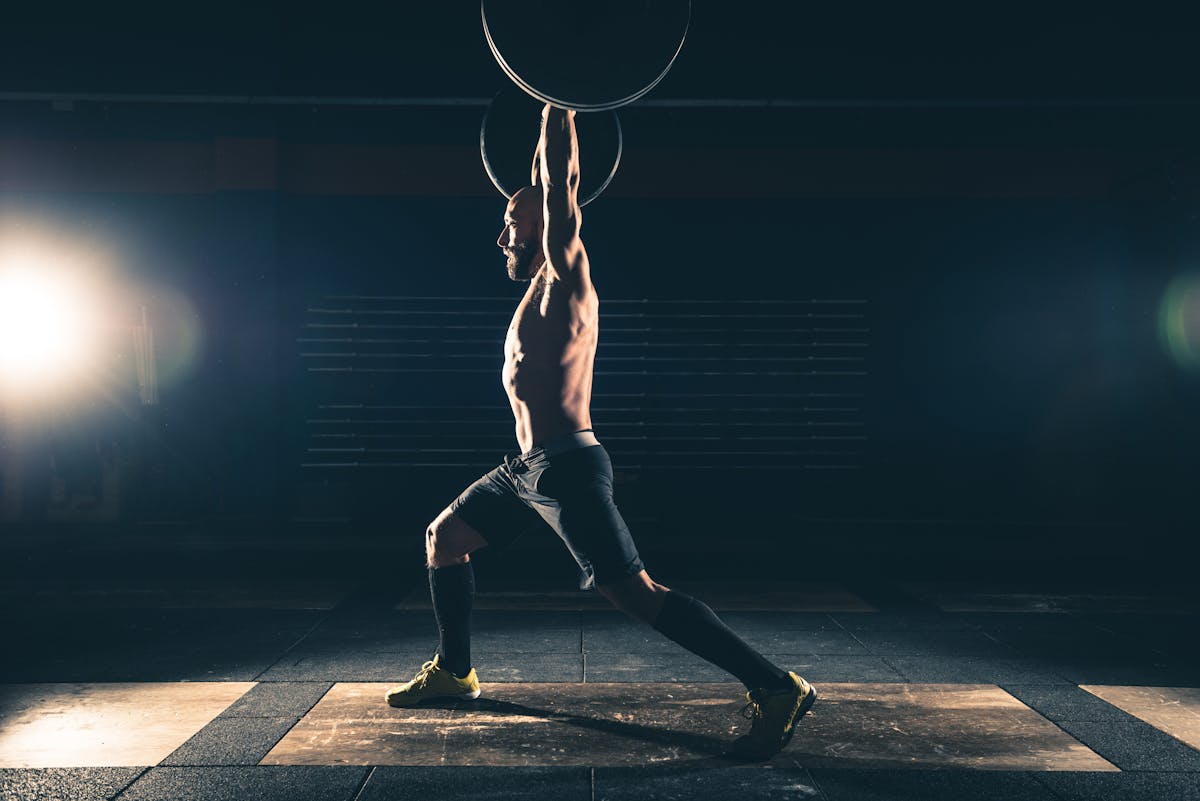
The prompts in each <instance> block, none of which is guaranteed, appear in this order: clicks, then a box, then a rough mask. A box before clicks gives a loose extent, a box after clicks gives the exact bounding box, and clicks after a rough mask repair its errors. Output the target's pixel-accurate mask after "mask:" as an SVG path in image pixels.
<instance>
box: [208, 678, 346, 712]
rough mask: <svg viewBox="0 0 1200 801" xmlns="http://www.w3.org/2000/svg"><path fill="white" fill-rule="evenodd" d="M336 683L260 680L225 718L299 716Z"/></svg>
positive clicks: (237, 701) (232, 707)
mask: <svg viewBox="0 0 1200 801" xmlns="http://www.w3.org/2000/svg"><path fill="white" fill-rule="evenodd" d="M332 686H333V683H332V682H328V681H316V682H302V681H291V682H260V683H259V684H256V685H255V686H254V688H253V689H252V690H250V692H248V693H246V694H245V695H243V696H242V697H241V698H239V699H238V700H236V701H234V702H233V705H232V706H230V707H229V708H228V709H226V710H225V711H224V712H222V713H221V715H220V717H223V718H286V717H294V718H299V717H302V716H303V715H304V714H306V713H307V712H308V710H310V709H312V708H313V706H314V705H315V704H316V703H317V701H320V700H321V696H323V695H324V694H325V693H326V692H327V691H328V690H329V688H330V687H332Z"/></svg>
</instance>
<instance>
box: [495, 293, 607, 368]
mask: <svg viewBox="0 0 1200 801" xmlns="http://www.w3.org/2000/svg"><path fill="white" fill-rule="evenodd" d="M598 308H599V302H598V299H597V297H596V293H595V290H594V289H591V288H590V287H589V288H588V290H587V291H586V292H583V293H579V292H575V291H573V290H571V289H570V288H569V287H565V286H562V285H561V284H559V283H554V284H549V285H545V284H539V285H536V286H531V287H530V288H529V291H528V292H526V293H525V296H524V297H523V298H522V299H521V302H520V303H519V304H518V305H517V309H516V311H515V312H514V313H513V317H512V321H511V322H510V323H509V326H508V335H507V337H506V338H505V342H504V354H505V359H506V361H524V362H531V363H537V364H545V365H547V366H548V365H550V364H561V363H562V360H563V358H564V357H565V356H566V355H567V354H569V353H571V352H573V351H576V350H578V348H579V347H580V346H581V345H587V344H588V343H589V342H590V343H591V344H592V347H593V348H594V342H595V332H596V319H597V311H598Z"/></svg>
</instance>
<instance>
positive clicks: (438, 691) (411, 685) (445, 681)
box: [385, 655, 479, 706]
mask: <svg viewBox="0 0 1200 801" xmlns="http://www.w3.org/2000/svg"><path fill="white" fill-rule="evenodd" d="M438 656H440V655H435V656H434V657H433V659H432V660H430V661H429V662H426V663H425V664H423V665H421V670H420V672H418V673H417V675H416V676H415V677H414V678H413V680H412V681H409V682H405V683H404V684H401V685H399V686H397V687H393V688H392V689H390V690H388V691H387V696H385V697H386V699H387V702H388V706H416V705H417V704H419V703H421V702H422V701H428V700H429V699H431V698H461V699H470V698H478V697H479V677H478V676H476V675H475V668H471V672H470V673H468V674H467V675H466V677H465V678H461V679H460V678H458V677H457V676H455V675H454V674H453V673H451V672H450V671H448V670H446V669H445V668H443V667H441V666H439V665H438Z"/></svg>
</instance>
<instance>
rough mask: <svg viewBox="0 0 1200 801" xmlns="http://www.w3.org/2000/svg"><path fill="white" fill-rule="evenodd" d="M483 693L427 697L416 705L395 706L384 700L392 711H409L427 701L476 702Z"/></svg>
mask: <svg viewBox="0 0 1200 801" xmlns="http://www.w3.org/2000/svg"><path fill="white" fill-rule="evenodd" d="M481 693H482V691H481V690H474V691H472V692H469V693H453V694H451V693H446V694H444V695H427V696H425V697H424V698H422V699H421V700H420V701H417V702H416V703H415V704H393V703H392V702H391V701H390V700H388V699H386V698H385V699H384V700H385V701H387V705H388V706H390V707H391V708H392V709H409V708H411V707H414V706H420V705H421V704H423V703H425V702H426V701H474V700H475V699H476V698H478V697H479V696H480V694H481Z"/></svg>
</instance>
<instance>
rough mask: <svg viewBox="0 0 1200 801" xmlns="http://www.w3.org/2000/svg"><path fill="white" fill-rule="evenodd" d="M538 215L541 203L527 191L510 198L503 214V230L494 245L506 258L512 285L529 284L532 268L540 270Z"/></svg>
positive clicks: (540, 246)
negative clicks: (517, 282)
mask: <svg viewBox="0 0 1200 801" xmlns="http://www.w3.org/2000/svg"><path fill="white" fill-rule="evenodd" d="M541 212H542V208H541V203H540V202H538V199H537V198H535V197H534V196H533V193H532V192H530V191H528V190H527V189H522V190H521V191H519V192H517V193H516V194H515V195H513V197H512V200H510V201H509V202H508V208H507V209H505V210H504V229H503V230H502V231H501V232H500V236H499V238H498V239H497V240H496V244H497V245H499V246H500V248H501V249H502V250H503V251H504V255H505V256H507V257H508V265H507V266H508V277H509V278H510V279H511V280H513V281H528V280H530V279H531V278H532V277H533V273H534V270H533V269H531V268H534V267H537V266H540V261H541V260H540V259H538V258H537V256H540V255H541V252H542V231H541V222H542V214H541Z"/></svg>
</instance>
